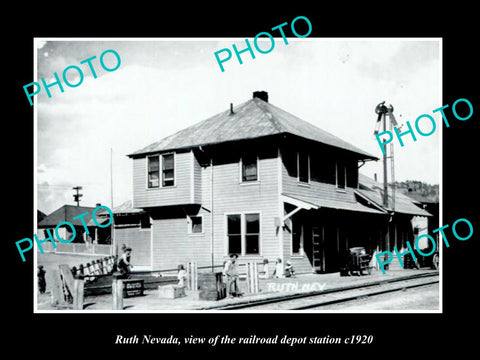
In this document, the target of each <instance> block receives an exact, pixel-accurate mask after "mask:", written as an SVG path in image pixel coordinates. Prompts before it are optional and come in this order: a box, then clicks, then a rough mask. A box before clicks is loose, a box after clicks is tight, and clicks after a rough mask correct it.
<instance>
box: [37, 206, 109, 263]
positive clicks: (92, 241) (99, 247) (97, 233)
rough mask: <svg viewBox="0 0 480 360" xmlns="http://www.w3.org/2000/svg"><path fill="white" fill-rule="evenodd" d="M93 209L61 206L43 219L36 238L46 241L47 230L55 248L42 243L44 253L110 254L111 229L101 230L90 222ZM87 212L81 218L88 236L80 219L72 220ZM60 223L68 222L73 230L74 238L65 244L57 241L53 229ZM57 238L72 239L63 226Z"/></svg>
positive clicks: (48, 243)
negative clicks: (52, 238) (53, 240)
mask: <svg viewBox="0 0 480 360" xmlns="http://www.w3.org/2000/svg"><path fill="white" fill-rule="evenodd" d="M93 210H95V208H94V207H87V206H76V205H67V204H66V205H63V206H62V207H60V208H58V209H57V210H55V211H54V212H52V213H51V214H49V215H48V216H46V217H44V218H43V219H42V220H41V221H39V222H38V224H37V228H38V230H37V236H38V238H39V239H46V238H47V236H48V233H47V231H46V230H47V229H49V230H50V234H51V235H52V236H53V237H54V239H55V245H56V248H54V247H53V245H52V244H51V243H50V242H44V243H42V249H43V250H44V251H56V252H67V253H94V254H111V252H112V247H111V229H110V227H106V228H102V227H99V226H96V225H95V223H94V222H93V220H92V213H93ZM85 212H87V213H88V215H85V216H84V217H83V220H84V221H85V224H86V225H87V229H88V234H87V231H86V230H85V226H84V225H83V223H82V219H80V218H79V219H76V220H73V218H74V217H76V216H78V215H81V214H83V213H85ZM107 220H108V219H107ZM103 221H104V220H101V219H97V222H99V223H100V224H102V222H103ZM62 222H69V223H71V224H72V225H73V227H74V228H75V238H74V239H73V240H72V241H71V242H69V243H67V244H65V243H62V242H61V241H59V240H58V238H57V235H56V234H55V228H56V227H57V225H58V224H60V223H62ZM58 236H59V237H60V238H61V239H62V240H70V239H71V238H72V237H73V232H72V230H71V228H70V227H69V226H68V225H63V226H61V227H59V228H58Z"/></svg>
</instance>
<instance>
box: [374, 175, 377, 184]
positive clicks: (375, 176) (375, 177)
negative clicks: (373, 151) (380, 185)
mask: <svg viewBox="0 0 480 360" xmlns="http://www.w3.org/2000/svg"><path fill="white" fill-rule="evenodd" d="M373 178H374V179H375V182H377V173H375V174H373Z"/></svg>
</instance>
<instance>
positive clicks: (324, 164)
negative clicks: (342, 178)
mask: <svg viewBox="0 0 480 360" xmlns="http://www.w3.org/2000/svg"><path fill="white" fill-rule="evenodd" d="M335 172H336V169H335V161H332V160H331V159H330V158H329V157H328V154H326V153H323V152H322V153H315V152H314V153H312V154H311V155H310V180H312V181H318V182H322V183H326V184H333V185H335V184H336V176H335Z"/></svg>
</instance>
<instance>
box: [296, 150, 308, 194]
mask: <svg viewBox="0 0 480 360" xmlns="http://www.w3.org/2000/svg"><path fill="white" fill-rule="evenodd" d="M300 153H305V154H306V155H307V181H302V180H300ZM297 183H299V184H304V185H307V184H310V153H309V152H307V151H300V150H297Z"/></svg>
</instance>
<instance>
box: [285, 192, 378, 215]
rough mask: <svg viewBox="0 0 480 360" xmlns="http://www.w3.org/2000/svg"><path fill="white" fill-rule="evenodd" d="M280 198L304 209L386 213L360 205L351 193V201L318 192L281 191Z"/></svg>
mask: <svg viewBox="0 0 480 360" xmlns="http://www.w3.org/2000/svg"><path fill="white" fill-rule="evenodd" d="M282 199H283V201H284V202H287V203H289V204H292V205H295V206H299V207H302V208H304V209H307V210H310V209H312V208H314V209H318V208H322V207H324V208H329V209H337V210H347V211H359V212H365V213H372V214H386V212H385V211H383V210H379V209H374V208H370V207H368V206H365V205H362V204H361V203H359V202H358V201H355V195H354V194H352V200H353V201H342V200H337V199H332V198H326V197H322V196H320V195H318V194H313V195H308V196H302V195H298V194H289V193H282ZM302 203H304V204H307V205H308V206H303V204H302Z"/></svg>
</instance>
